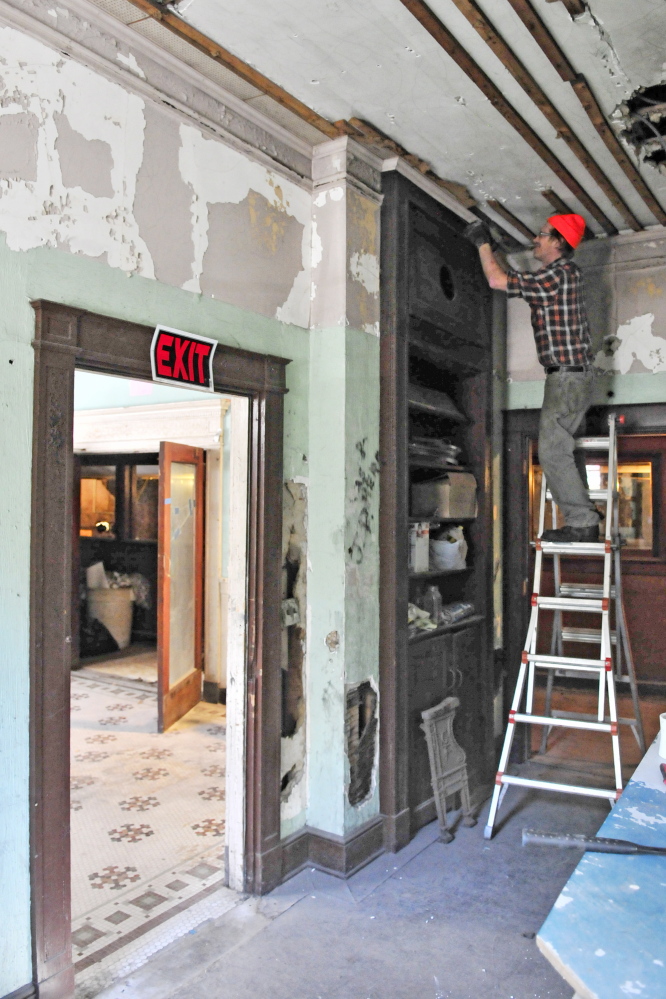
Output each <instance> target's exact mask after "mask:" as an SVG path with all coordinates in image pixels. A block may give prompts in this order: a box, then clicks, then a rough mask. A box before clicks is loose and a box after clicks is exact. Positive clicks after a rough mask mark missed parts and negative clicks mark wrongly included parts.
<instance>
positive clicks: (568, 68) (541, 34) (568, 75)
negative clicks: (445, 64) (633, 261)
mask: <svg viewBox="0 0 666 999" xmlns="http://www.w3.org/2000/svg"><path fill="white" fill-rule="evenodd" d="M507 2H508V3H510V4H511V6H512V7H513V9H514V11H515V12H516V14H517V15H518V17H519V18H520V19H521V21H522V22H523V24H524V25H525V27H526V28H527V29H528V31H529V32H530V34H531V35H532V37H533V38H534V40H535V42H537V44H538V45H539V47H540V48H541V50H542V52H543V53H544V54H545V55H546V56H547V57H548V59H549V60H550V62H551V63H552V64H553V66H554V67H555V69H556V70H557V72H558V73H559V74H560V76H561V77H562V79H563V80H566V81H567V83H570V84H571V85H572V86H573V89H574V91H575V92H576V95H577V97H578V99H579V101H580V103H581V104H582V105H583V108H584V110H585V112H586V114H587V116H588V118H589V119H590V121H591V122H592V124H593V125H594V127H595V128H596V130H597V132H598V133H599V135H600V136H601V138H602V139H603V142H604V144H605V146H606V148H607V149H608V151H609V152H610V153H611V154H612V156H613V157H614V158H615V160H616V162H617V163H618V165H619V166H620V167H621V168H622V170H623V171H624V173H625V174H626V176H627V177H628V178H629V180H630V181H631V183H632V184H633V186H634V189H635V190H636V192H637V193H638V194H639V195H640V196H641V198H642V199H643V201H644V202H645V204H646V205H647V206H648V208H649V209H650V211H651V212H652V214H653V215H654V216H655V218H657V219H658V220H659V221H660V222H661V224H662V225H666V211H664V209H663V208H662V206H661V205H660V204H659V202H658V201H657V198H656V197H655V195H654V194H653V193H652V191H651V190H650V188H649V187H648V185H647V184H646V182H645V181H644V180H643V177H642V175H641V174H640V172H639V170H638V168H637V167H636V165H635V164H634V163H633V161H632V159H631V157H630V156H629V154H628V153H627V151H626V150H625V148H624V146H623V145H622V143H621V142H620V140H619V139H618V137H617V135H616V134H615V132H614V131H613V129H612V128H611V127H610V125H609V124H608V122H607V120H606V117H605V115H604V113H603V111H602V110H601V108H600V107H599V104H598V102H597V100H596V98H595V96H594V94H593V93H592V91H591V90H590V86H589V84H588V83H587V80H586V79H585V77H584V76H582V75H581V74H579V73H577V72H576V71H575V69H574V68H573V66H572V65H571V63H570V62H569V60H568V59H567V57H566V55H565V53H564V52H563V51H562V49H561V48H560V46H559V45H558V43H557V42H556V41H555V39H554V38H553V36H552V35H551V33H550V32H549V30H548V28H547V27H546V25H545V24H544V23H543V21H542V20H541V18H540V17H539V15H538V14H537V12H536V11H535V9H534V7H533V6H532V4H531V3H530V0H507ZM551 2H552V0H551Z"/></svg>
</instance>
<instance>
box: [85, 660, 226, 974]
mask: <svg viewBox="0 0 666 999" xmlns="http://www.w3.org/2000/svg"><path fill="white" fill-rule="evenodd" d="M137 686H138V685H137ZM72 694H73V700H74V701H75V702H76V703H75V706H76V707H80V708H81V710H80V711H79V712H78V713H77V714H76V715H74V716H72V760H73V771H72V787H73V789H74V790H75V791H76V797H75V798H73V799H72V802H71V806H72V809H73V811H72V932H73V934H76V936H73V938H72V942H73V946H74V954H75V962H84V964H85V966H86V967H88V966H89V965H90V963H91V962H98V961H99V962H100V963H101V964H102V965H104V966H107V963H108V962H109V961H111V960H112V953H115V951H116V948H121V949H123V948H125V947H129V948H130V950H132V947H133V946H134V944H132V943H131V941H134V940H136V939H137V936H141V935H142V934H144V933H146V932H148V933H152V932H153V931H152V930H151V929H150V927H151V926H153V925H154V924H155V919H157V920H158V923H159V922H160V921H161V920H162V918H164V919H167V920H168V921H170V918H171V917H169V913H170V911H171V910H174V911H176V909H175V907H179V909H178V910H177V911H180V908H182V907H183V906H187V905H189V904H194V905H195V906H196V905H198V904H199V903H198V901H197V899H199V898H200V897H201V894H202V892H204V893H206V892H210V891H212V890H213V889H215V890H217V886H220V890H223V889H222V888H221V886H222V885H223V884H224V880H225V865H224V816H225V803H224V793H225V767H224V761H225V732H226V726H225V724H224V721H225V708H224V706H222V705H219V706H218V705H212V704H206V703H202V704H200V705H198V706H197V707H196V708H195V709H194V710H193V711H192V712H190V713H189V714H188V715H186V717H185V718H184V719H181V721H180V722H178V723H177V724H176V725H175V726H173V727H172V728H171V729H170V730H169V731H168V732H166V733H164V734H159V733H158V732H157V698H156V694H155V693H154V692H153V691H151V690H149V691H148V693H146V691H145V690H143V689H141V688H139V689H134V687H133V686H130V685H129V684H128V685H127V686H124V687H123V686H116V685H115V684H114V683H109V682H108V681H107V680H106V679H105V678H101V679H100V680H99V681H97V680H96V679H91V678H90V677H89V676H82V675H81V674H80V673H75V674H73V676H72ZM78 695H80V696H78ZM110 721H111V723H110ZM109 728H113V729H114V731H113V732H109V731H108V729H109ZM209 749H210V750H211V751H212V752H215V753H216V754H217V756H216V758H214V761H211V762H210V763H207V760H210V757H209V756H208V750H209ZM146 813H149V814H150V822H147V821H145V819H144V815H145V814H146ZM139 816H141V818H139ZM135 817H136V818H135ZM146 817H147V816H146ZM132 819H134V821H131V820H132ZM128 820H130V821H128ZM194 827H196V828H194ZM139 900H140V901H139ZM182 914H183V913H181V915H182ZM179 918H180V917H179V916H176V917H175V919H176V920H177V919H179ZM91 927H92V928H93V930H91V929H90V928H91ZM146 927H148V930H147V929H146ZM79 931H81V932H79ZM93 931H94V932H93ZM94 933H98V934H100V935H99V936H96V937H95V939H94V940H93V939H92V936H91V934H93V935H94ZM101 934H104V935H101ZM86 941H87V942H86ZM110 955H111V956H110ZM77 982H78V977H77Z"/></svg>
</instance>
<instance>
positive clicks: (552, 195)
mask: <svg viewBox="0 0 666 999" xmlns="http://www.w3.org/2000/svg"><path fill="white" fill-rule="evenodd" d="M540 193H541V194H542V195H543V197H544V198H545V199H546V201H547V202H548V204H549V205H551V206H552V207H553V208H554V209H555V211H556V212H558V213H559V214H560V215H571V213H572V211H573V209H572V208H570V207H569V205H568V204H567V203H566V201H563V200H562V198H561V197H560V196H559V194H557V192H556V191H553V190H552V189H551V188H548V189H547V190H546V191H541V192H540ZM583 239H594V233H593V232H592V231H591V230H590V229H589V228H588V227H587V226H585V233H584V235H583Z"/></svg>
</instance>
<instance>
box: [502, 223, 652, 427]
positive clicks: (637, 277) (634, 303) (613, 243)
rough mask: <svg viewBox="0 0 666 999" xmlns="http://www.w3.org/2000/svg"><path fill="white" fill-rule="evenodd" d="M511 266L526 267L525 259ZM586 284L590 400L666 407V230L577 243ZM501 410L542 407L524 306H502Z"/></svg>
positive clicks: (511, 302)
mask: <svg viewBox="0 0 666 999" xmlns="http://www.w3.org/2000/svg"><path fill="white" fill-rule="evenodd" d="M512 259H514V264H515V266H517V267H519V268H525V269H528V268H529V269H533V268H534V264H533V263H531V262H530V257H529V256H528V255H527V254H526V255H521V256H520V257H516V258H512ZM575 259H576V261H577V263H578V264H579V266H580V267H581V269H582V271H583V274H584V278H585V298H586V303H587V309H588V315H589V319H590V332H591V337H592V349H593V353H594V365H595V368H596V369H597V372H598V373H599V376H600V377H599V378H598V379H597V383H596V387H595V402H596V403H597V404H601V403H604V402H610V401H612V402H613V403H617V404H620V405H621V404H623V403H632V402H634V403H638V402H662V401H663V402H666V229H664V228H662V227H655V228H654V229H653V230H651V231H648V232H642V233H635V234H632V235H622V236H615V237H613V238H612V239H603V240H594V241H590V242H587V243H584V244H583V245H582V246H581V247H580V248H579V250H578V251H577V253H576V257H575ZM507 377H508V385H507V408H509V409H522V408H533V407H538V406H540V405H541V401H542V397H543V381H544V374H543V368H542V367H541V365H540V364H539V362H538V360H537V356H536V349H535V346H534V338H533V335H532V328H531V325H530V314H529V307H528V306H527V304H526V303H525V302H523V301H522V300H521V299H510V300H509V302H508V337H507Z"/></svg>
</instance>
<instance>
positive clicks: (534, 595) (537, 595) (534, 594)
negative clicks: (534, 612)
mask: <svg viewBox="0 0 666 999" xmlns="http://www.w3.org/2000/svg"><path fill="white" fill-rule="evenodd" d="M538 598H539V594H538V593H533V594H532V600H531V603H532V607H536V605H537V600H538Z"/></svg>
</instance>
